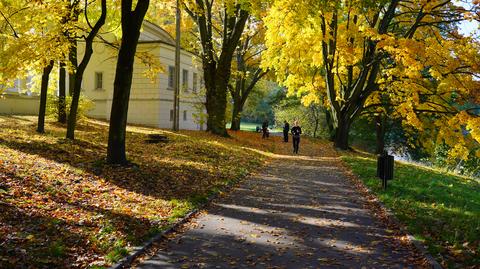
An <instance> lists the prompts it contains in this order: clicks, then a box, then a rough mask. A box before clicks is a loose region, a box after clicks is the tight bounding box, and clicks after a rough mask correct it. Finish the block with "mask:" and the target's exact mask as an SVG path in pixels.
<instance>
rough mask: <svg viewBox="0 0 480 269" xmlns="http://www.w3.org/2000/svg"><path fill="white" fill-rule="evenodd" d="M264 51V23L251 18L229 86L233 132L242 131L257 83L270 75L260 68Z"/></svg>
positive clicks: (241, 40) (236, 58)
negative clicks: (243, 114)
mask: <svg viewBox="0 0 480 269" xmlns="http://www.w3.org/2000/svg"><path fill="white" fill-rule="evenodd" d="M264 49H265V46H264V28H263V25H262V22H261V21H257V20H255V19H254V18H252V17H250V19H249V21H247V26H246V30H245V31H244V33H243V35H242V38H241V39H240V42H239V45H238V46H237V49H236V51H235V55H234V56H235V62H234V63H235V64H234V65H233V66H234V67H233V76H232V83H231V84H233V85H229V89H230V94H231V96H232V101H233V104H232V106H233V107H232V124H231V126H230V129H231V130H234V131H238V130H240V122H241V119H242V111H243V107H244V105H245V102H246V101H247V98H248V96H249V95H250V93H251V92H252V90H253V89H254V87H255V85H256V84H257V82H258V81H260V79H262V78H263V77H264V76H265V75H266V74H267V73H268V71H265V70H263V69H262V68H261V67H260V61H261V54H262V52H263V50H264Z"/></svg>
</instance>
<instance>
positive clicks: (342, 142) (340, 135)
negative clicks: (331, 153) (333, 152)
mask: <svg viewBox="0 0 480 269" xmlns="http://www.w3.org/2000/svg"><path fill="white" fill-rule="evenodd" d="M347 118H348V117H346V116H343V115H342V116H341V117H340V119H339V121H338V123H337V126H336V127H335V137H334V139H333V143H334V145H335V147H336V148H338V149H341V150H348V149H349V146H348V134H349V132H350V126H351V121H350V120H348V119H347Z"/></svg>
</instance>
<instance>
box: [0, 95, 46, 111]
mask: <svg viewBox="0 0 480 269" xmlns="http://www.w3.org/2000/svg"><path fill="white" fill-rule="evenodd" d="M39 106H40V98H39V97H38V96H20V95H13V94H12V95H10V94H5V95H0V114H16V115H38V107H39Z"/></svg>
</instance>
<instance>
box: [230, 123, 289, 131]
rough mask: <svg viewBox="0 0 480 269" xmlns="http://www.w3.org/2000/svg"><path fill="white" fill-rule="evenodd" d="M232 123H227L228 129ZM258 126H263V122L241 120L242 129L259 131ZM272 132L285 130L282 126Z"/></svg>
mask: <svg viewBox="0 0 480 269" xmlns="http://www.w3.org/2000/svg"><path fill="white" fill-rule="evenodd" d="M230 125H231V123H227V129H229V128H230ZM257 126H259V127H260V128H261V127H262V124H261V123H252V122H241V123H240V130H241V131H248V132H256V131H257ZM271 131H272V132H275V133H281V132H283V129H282V128H280V127H277V128H274V129H272V130H271Z"/></svg>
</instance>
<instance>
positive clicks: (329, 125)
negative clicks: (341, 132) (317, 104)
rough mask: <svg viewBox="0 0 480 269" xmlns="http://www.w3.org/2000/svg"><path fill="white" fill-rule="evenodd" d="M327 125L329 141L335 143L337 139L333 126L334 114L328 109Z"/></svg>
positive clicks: (326, 114) (326, 113)
mask: <svg viewBox="0 0 480 269" xmlns="http://www.w3.org/2000/svg"><path fill="white" fill-rule="evenodd" d="M325 123H326V124H327V128H328V139H329V140H330V141H332V142H333V140H334V138H335V127H334V125H333V119H332V113H331V112H330V111H329V110H328V109H325Z"/></svg>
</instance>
